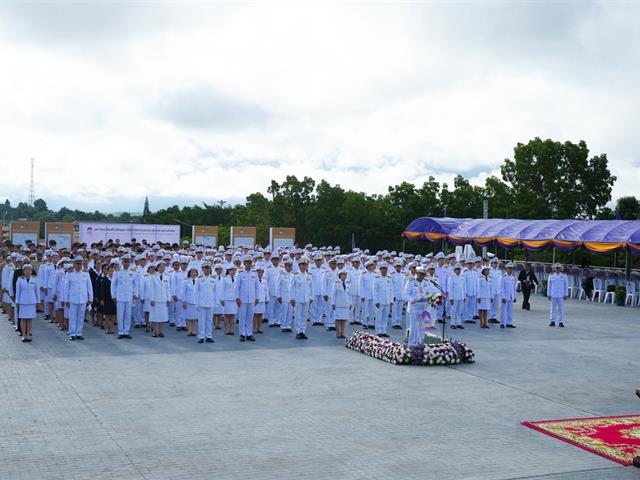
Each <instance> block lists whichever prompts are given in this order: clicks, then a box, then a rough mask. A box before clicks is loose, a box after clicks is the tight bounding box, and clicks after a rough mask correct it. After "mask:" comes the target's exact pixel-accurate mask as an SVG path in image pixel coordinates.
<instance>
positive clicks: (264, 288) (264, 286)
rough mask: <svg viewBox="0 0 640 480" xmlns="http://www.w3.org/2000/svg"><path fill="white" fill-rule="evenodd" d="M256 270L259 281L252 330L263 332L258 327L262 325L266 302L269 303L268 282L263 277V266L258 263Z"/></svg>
mask: <svg viewBox="0 0 640 480" xmlns="http://www.w3.org/2000/svg"><path fill="white" fill-rule="evenodd" d="M256 272H258V281H259V282H260V287H259V290H260V296H259V297H258V303H257V304H256V305H255V307H253V331H254V332H255V333H263V332H262V330H261V329H260V327H261V326H262V317H264V312H265V309H266V305H267V303H269V284H268V283H267V280H266V279H265V278H264V266H263V265H258V266H257V267H256Z"/></svg>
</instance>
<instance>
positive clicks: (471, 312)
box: [463, 296, 478, 320]
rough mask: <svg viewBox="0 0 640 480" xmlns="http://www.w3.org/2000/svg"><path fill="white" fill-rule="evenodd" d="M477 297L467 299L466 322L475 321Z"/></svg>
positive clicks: (465, 307) (464, 315) (465, 303)
mask: <svg viewBox="0 0 640 480" xmlns="http://www.w3.org/2000/svg"><path fill="white" fill-rule="evenodd" d="M476 303H478V302H477V301H476V297H475V296H474V297H467V299H466V300H465V301H464V314H463V317H464V320H473V317H474V316H475V314H476Z"/></svg>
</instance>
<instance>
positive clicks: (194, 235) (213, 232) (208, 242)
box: [191, 225, 218, 248]
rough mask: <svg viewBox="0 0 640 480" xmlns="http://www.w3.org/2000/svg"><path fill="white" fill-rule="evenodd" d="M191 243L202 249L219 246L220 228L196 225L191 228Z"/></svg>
mask: <svg viewBox="0 0 640 480" xmlns="http://www.w3.org/2000/svg"><path fill="white" fill-rule="evenodd" d="M191 242H192V243H195V244H196V245H198V246H201V247H210V248H213V247H217V246H218V227H211V226H206V225H194V226H192V227H191Z"/></svg>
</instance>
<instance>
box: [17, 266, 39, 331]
mask: <svg viewBox="0 0 640 480" xmlns="http://www.w3.org/2000/svg"><path fill="white" fill-rule="evenodd" d="M14 299H15V302H14V303H15V305H16V310H17V313H16V318H17V319H19V320H20V332H21V334H22V341H23V342H31V324H32V322H33V319H34V318H35V316H36V305H37V304H38V303H39V300H38V282H37V280H36V278H35V277H34V276H33V267H32V266H31V264H29V263H27V264H25V265H23V266H22V276H20V277H18V280H17V281H16V292H15V298H14Z"/></svg>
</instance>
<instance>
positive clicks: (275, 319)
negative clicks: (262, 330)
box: [266, 295, 282, 325]
mask: <svg viewBox="0 0 640 480" xmlns="http://www.w3.org/2000/svg"><path fill="white" fill-rule="evenodd" d="M281 309H282V304H281V303H278V297H274V296H272V295H269V303H268V304H267V315H266V317H267V320H269V325H274V324H277V323H279V320H280V310H281Z"/></svg>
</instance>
